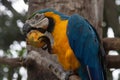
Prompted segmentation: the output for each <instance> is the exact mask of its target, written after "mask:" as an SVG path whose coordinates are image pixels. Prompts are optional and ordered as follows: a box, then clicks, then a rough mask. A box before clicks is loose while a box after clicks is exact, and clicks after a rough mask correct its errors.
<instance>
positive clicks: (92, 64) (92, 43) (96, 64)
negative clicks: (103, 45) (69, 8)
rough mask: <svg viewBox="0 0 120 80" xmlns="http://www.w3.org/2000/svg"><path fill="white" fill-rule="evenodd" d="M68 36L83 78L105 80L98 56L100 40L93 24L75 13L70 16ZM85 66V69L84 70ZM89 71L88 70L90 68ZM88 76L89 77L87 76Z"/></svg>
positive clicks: (86, 79)
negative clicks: (79, 63)
mask: <svg viewBox="0 0 120 80" xmlns="http://www.w3.org/2000/svg"><path fill="white" fill-rule="evenodd" d="M67 36H68V39H69V43H70V46H71V48H72V49H73V51H74V53H75V55H76V57H77V59H78V60H79V61H80V62H81V65H82V67H81V68H80V69H79V70H78V73H79V74H80V76H81V77H82V80H90V77H91V78H92V80H104V79H103V70H102V66H101V63H100V60H99V57H98V53H99V45H100V44H99V40H98V38H97V37H98V36H97V35H96V32H95V31H94V30H93V28H92V26H91V25H90V24H89V23H88V22H87V21H86V20H85V19H84V18H83V17H81V16H79V15H77V14H74V15H72V16H71V17H70V18H69V21H68V29H67ZM83 67H85V69H84V71H83V70H82V69H83ZM87 67H88V69H89V72H88V69H87ZM86 77H89V79H88V78H86Z"/></svg>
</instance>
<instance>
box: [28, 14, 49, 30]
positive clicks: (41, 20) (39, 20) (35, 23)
mask: <svg viewBox="0 0 120 80" xmlns="http://www.w3.org/2000/svg"><path fill="white" fill-rule="evenodd" d="M26 23H28V24H29V25H30V26H32V27H34V28H43V29H46V28H47V27H48V24H49V20H48V18H46V17H45V15H44V14H43V13H42V14H39V13H37V14H35V16H34V17H33V18H31V19H29V20H27V21H26Z"/></svg>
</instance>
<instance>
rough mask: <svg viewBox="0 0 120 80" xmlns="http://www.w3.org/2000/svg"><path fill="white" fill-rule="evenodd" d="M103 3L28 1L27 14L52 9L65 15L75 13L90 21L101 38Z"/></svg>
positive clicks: (91, 1)
mask: <svg viewBox="0 0 120 80" xmlns="http://www.w3.org/2000/svg"><path fill="white" fill-rule="evenodd" d="M103 2H104V1H103V0H29V10H28V14H29V15H31V14H32V13H34V12H35V11H37V10H41V9H44V8H54V9H55V10H58V11H60V12H62V13H65V14H67V15H72V14H73V13H77V14H80V15H81V16H83V17H85V18H86V19H87V20H88V21H90V23H91V24H92V25H93V26H94V27H95V28H96V30H97V31H98V33H99V35H100V37H101V38H102V26H101V24H102V20H103V4H104V3H103Z"/></svg>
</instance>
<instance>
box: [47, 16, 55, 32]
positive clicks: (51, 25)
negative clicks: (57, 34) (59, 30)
mask: <svg viewBox="0 0 120 80" xmlns="http://www.w3.org/2000/svg"><path fill="white" fill-rule="evenodd" d="M47 18H48V20H49V24H48V28H47V31H48V32H50V33H51V32H52V31H53V30H54V26H55V21H54V19H53V18H51V17H47Z"/></svg>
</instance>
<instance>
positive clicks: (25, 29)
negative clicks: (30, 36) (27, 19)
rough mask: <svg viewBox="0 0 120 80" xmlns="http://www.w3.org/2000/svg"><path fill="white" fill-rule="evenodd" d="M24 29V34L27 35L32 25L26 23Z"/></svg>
mask: <svg viewBox="0 0 120 80" xmlns="http://www.w3.org/2000/svg"><path fill="white" fill-rule="evenodd" d="M22 30H23V34H24V35H25V36H26V35H27V33H28V32H29V31H30V30H31V26H30V25H29V24H28V23H25V24H24V26H23V29H22Z"/></svg>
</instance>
